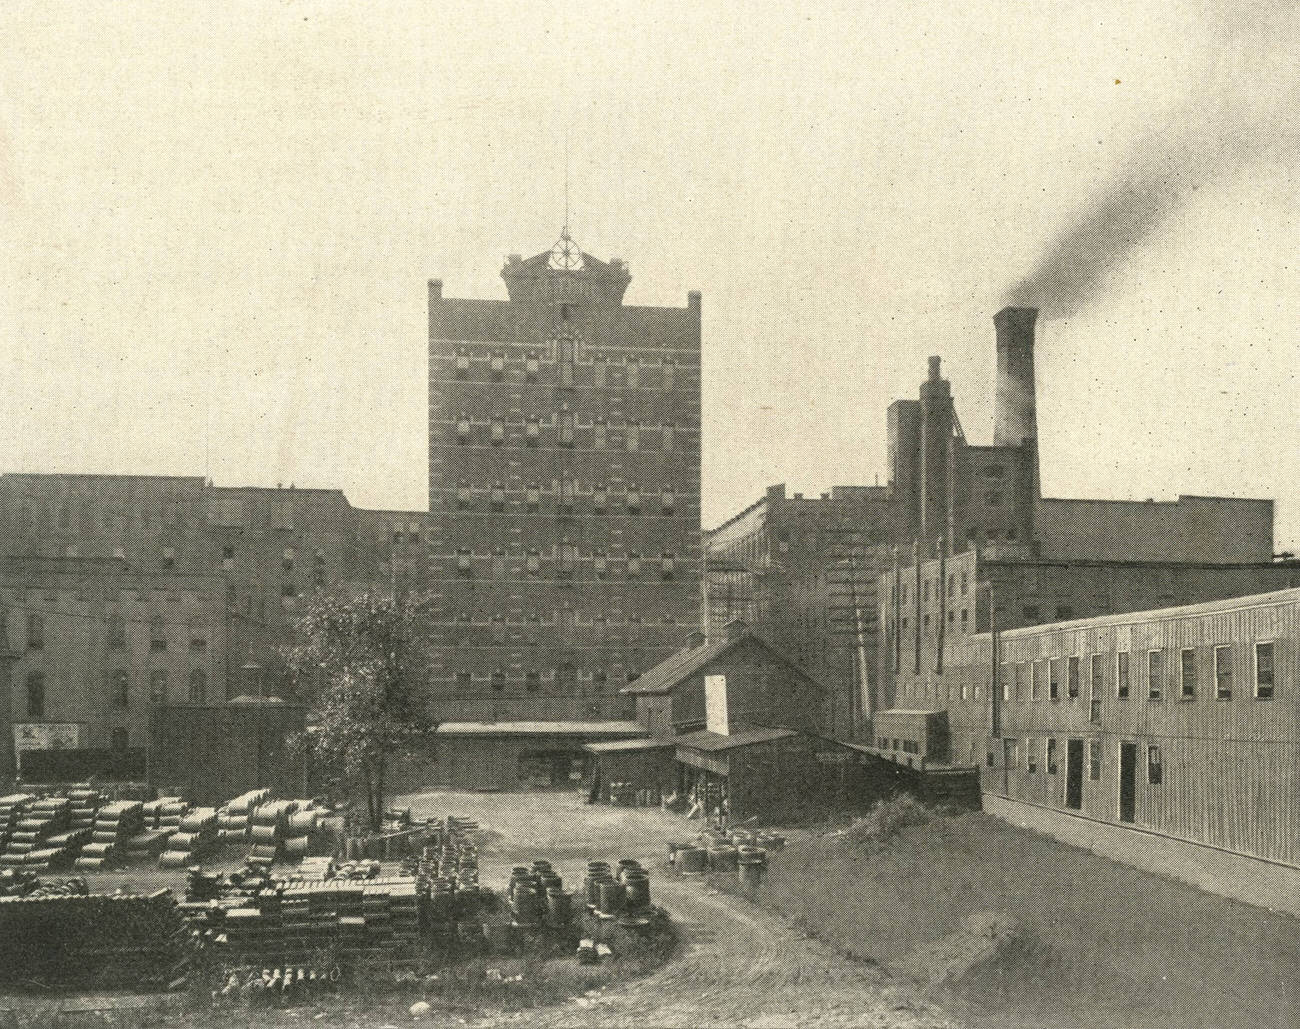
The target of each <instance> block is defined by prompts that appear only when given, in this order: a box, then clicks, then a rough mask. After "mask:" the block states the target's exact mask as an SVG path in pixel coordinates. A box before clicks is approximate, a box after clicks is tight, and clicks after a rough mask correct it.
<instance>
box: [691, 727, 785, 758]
mask: <svg viewBox="0 0 1300 1029" xmlns="http://www.w3.org/2000/svg"><path fill="white" fill-rule="evenodd" d="M798 735H799V734H798V733H797V732H795V731H794V730H793V729H745V730H743V731H741V732H733V733H731V734H730V735H729V736H724V735H723V734H722V733H720V732H709V731H708V730H707V729H706V730H704V731H703V732H693V733H690V734H689V735H686V736H677V737H675V738H674V739H673V742H674V743H676V744H677V746H679V747H686V748H689V749H690V750H702V751H705V752H706V753H712V752H713V751H717V750H733V749H735V748H736V747H748V746H751V745H753V744H755V743H770V742H771V741H772V740H784V739H789V738H790V737H791V736H798Z"/></svg>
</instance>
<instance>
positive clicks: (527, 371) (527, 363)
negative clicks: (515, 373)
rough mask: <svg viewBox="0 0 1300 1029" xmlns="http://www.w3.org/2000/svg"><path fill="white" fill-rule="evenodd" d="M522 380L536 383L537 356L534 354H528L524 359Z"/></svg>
mask: <svg viewBox="0 0 1300 1029" xmlns="http://www.w3.org/2000/svg"><path fill="white" fill-rule="evenodd" d="M524 378H525V379H527V380H528V381H529V382H536V381H537V355H536V354H535V353H529V354H528V356H527V357H525V358H524Z"/></svg>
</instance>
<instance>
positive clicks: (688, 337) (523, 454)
mask: <svg viewBox="0 0 1300 1029" xmlns="http://www.w3.org/2000/svg"><path fill="white" fill-rule="evenodd" d="M501 276H502V278H503V279H504V280H505V284H506V290H507V293H508V296H509V299H508V300H463V299H451V298H447V297H444V296H443V295H442V284H441V282H439V281H437V280H434V281H431V282H430V283H429V518H430V523H429V575H428V585H429V587H430V588H431V590H432V592H433V594H434V596H435V600H436V603H435V605H434V607H435V611H434V622H435V624H434V627H433V638H434V643H435V651H434V659H433V667H432V670H431V681H430V688H431V700H432V703H433V709H434V714H435V717H437V718H438V719H440V720H444V721H446V720H453V719H464V720H486V721H497V722H502V723H505V722H510V721H512V720H529V721H553V720H560V719H567V720H574V719H578V720H592V719H596V720H600V719H605V720H609V719H617V718H620V717H621V716H622V715H623V714H624V711H625V700H624V698H621V697H620V695H619V690H620V688H621V687H622V686H624V685H625V684H626V683H627V682H628V681H630V680H632V679H634V678H635V677H636V676H637V675H638V674H639V673H640V672H642V671H645V670H646V669H648V668H650V667H652V666H653V665H655V664H657V663H658V662H659V661H660V660H662V659H663V658H664V657H665V656H667V655H668V654H669V653H671V652H672V651H673V650H674V649H676V648H677V647H678V646H680V644H681V642H682V640H683V639H684V638H685V637H686V636H687V635H688V634H689V633H690V632H692V631H693V630H694V629H696V628H697V626H698V625H699V622H700V571H699V568H700V554H699V538H700V532H699V530H700V525H699V520H700V506H699V504H700V295H699V294H698V293H694V292H692V293H690V294H689V295H688V299H687V305H686V306H685V307H682V308H667V307H638V306H632V305H628V304H624V302H623V295H624V292H625V291H626V289H627V287H628V283H629V282H630V280H631V276H630V275H629V273H628V270H627V267H626V266H625V265H624V264H623V262H622V261H619V260H612V261H609V262H604V261H600V260H597V259H596V258H594V257H592V256H591V255H590V254H586V253H582V252H580V251H579V250H578V249H577V248H576V246H574V245H573V243H572V241H571V240H570V239H569V237H568V234H567V231H566V232H565V234H564V235H563V236H562V237H561V240H560V242H559V243H557V245H556V248H555V249H554V250H552V251H549V252H545V253H542V254H538V255H537V256H535V257H532V258H529V259H528V260H522V259H521V258H519V257H518V256H512V257H510V258H509V259H508V261H507V263H506V265H505V268H504V269H503V270H502V272H501Z"/></svg>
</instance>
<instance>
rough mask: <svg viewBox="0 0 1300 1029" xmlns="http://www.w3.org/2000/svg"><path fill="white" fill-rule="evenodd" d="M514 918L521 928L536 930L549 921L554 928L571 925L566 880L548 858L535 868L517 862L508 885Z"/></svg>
mask: <svg viewBox="0 0 1300 1029" xmlns="http://www.w3.org/2000/svg"><path fill="white" fill-rule="evenodd" d="M507 892H508V894H509V897H510V914H511V921H512V922H513V924H514V925H515V926H516V927H518V928H524V929H533V928H536V927H538V926H541V925H543V924H545V925H546V926H547V927H548V928H551V929H564V928H567V927H568V925H569V915H570V899H569V895H568V894H567V893H565V892H564V880H563V879H561V878H560V876H559V874H558V873H557V872H556V871H555V869H553V868H552V867H551V863H550V862H549V861H545V860H541V859H539V860H537V861H534V862H533V864H532V867H531V868H530V867H528V866H527V865H516V866H515V868H514V869H513V870H512V871H511V873H510V885H509V886H508V887H507Z"/></svg>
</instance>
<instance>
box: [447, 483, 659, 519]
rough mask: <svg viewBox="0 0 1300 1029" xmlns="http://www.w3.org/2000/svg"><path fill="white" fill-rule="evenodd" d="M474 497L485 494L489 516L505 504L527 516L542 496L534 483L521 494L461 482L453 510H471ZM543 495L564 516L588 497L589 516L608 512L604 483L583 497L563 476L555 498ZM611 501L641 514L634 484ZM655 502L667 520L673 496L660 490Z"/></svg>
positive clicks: (501, 485) (639, 496)
mask: <svg viewBox="0 0 1300 1029" xmlns="http://www.w3.org/2000/svg"><path fill="white" fill-rule="evenodd" d="M476 494H480V495H481V494H486V496H487V502H488V507H489V509H490V510H491V511H493V512H497V513H501V512H504V511H505V509H506V505H507V503H510V504H518V503H522V504H523V506H524V510H525V511H527V512H528V513H530V514H532V513H535V512H536V511H537V510H538V508H539V507H540V506H541V502H542V496H543V493H542V488H541V486H539V485H538V484H537V483H529V484H528V485H527V486H526V487H524V489H523V490H522V491H515V490H507V489H506V487H505V484H504V483H500V482H498V483H496V484H495V485H494V486H492V487H491V488H489V489H476V488H475V487H473V486H471V485H470V484H469V483H468V482H467V481H465V480H463V479H462V480H461V482H460V483H459V484H458V485H457V487H456V507H457V508H458V509H459V510H461V511H471V510H473V508H474V499H475V495H476ZM545 495H546V496H547V497H552V496H553V497H554V498H555V506H556V509H557V510H558V511H560V512H561V513H565V514H572V513H573V511H574V501H575V499H576V498H578V497H587V496H590V497H591V511H592V513H593V514H605V513H606V512H607V511H608V510H609V509H610V501H611V494H610V491H609V487H607V486H606V485H605V484H604V483H596V484H595V485H593V486H592V487H591V492H590V493H587V492H586V491H584V490H583V489H582V488H581V485H580V484H579V483H578V482H577V480H575V479H571V478H568V477H567V476H566V477H565V478H563V479H561V480H560V490H559V493H558V494H556V493H554V492H552V491H549V490H548V491H547V492H546V494H545ZM612 499H613V500H614V501H615V502H618V503H619V507H620V508H621V509H622V510H623V511H625V512H627V513H628V514H630V515H637V514H641V512H642V499H643V498H642V493H641V490H640V489H639V488H638V487H637V486H636V485H635V484H634V483H629V484H628V485H627V487H626V488H625V489H624V490H623V492H622V493H616V494H613V495H612ZM656 500H657V502H658V505H659V513H660V514H662V515H664V516H665V517H667V516H671V515H672V514H673V512H674V511H675V510H676V504H677V496H676V494H675V493H674V492H673V490H672V489H671V488H670V487H668V486H664V487H662V488H661V489H660V490H659V491H658V495H657V497H656Z"/></svg>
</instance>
